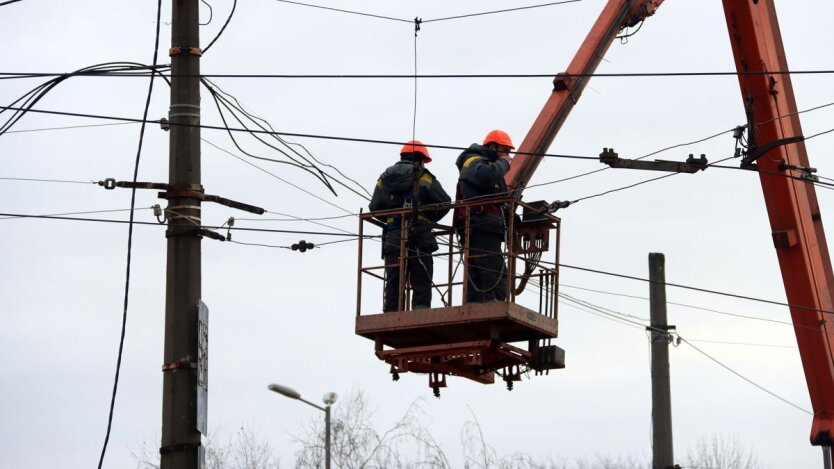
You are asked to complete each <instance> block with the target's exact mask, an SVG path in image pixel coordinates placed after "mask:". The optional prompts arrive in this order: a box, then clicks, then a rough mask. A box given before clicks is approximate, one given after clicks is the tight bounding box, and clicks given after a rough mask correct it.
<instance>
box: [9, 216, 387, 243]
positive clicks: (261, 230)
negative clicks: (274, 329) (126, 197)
mask: <svg viewBox="0 0 834 469" xmlns="http://www.w3.org/2000/svg"><path fill="white" fill-rule="evenodd" d="M0 217H6V218H36V219H45V220H65V221H82V222H97V223H119V224H126V223H130V222H129V221H128V220H113V219H104V218H83V217H67V216H57V215H34V214H26V213H0ZM2 219H4V218H0V220H2ZM133 224H134V225H146V226H164V225H162V224H160V223H158V222H141V221H134V222H133ZM196 227H197V228H204V229H208V230H231V231H251V232H258V233H287V234H303V235H320V236H344V237H353V238H358V237H359V236H358V235H356V234H353V233H333V232H325V231H302V230H278V229H269V228H248V227H242V226H233V227H226V226H216V225H196ZM379 237H380V236H376V235H365V238H366V239H372V238H379Z"/></svg>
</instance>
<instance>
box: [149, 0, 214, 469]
mask: <svg viewBox="0 0 834 469" xmlns="http://www.w3.org/2000/svg"><path fill="white" fill-rule="evenodd" d="M199 4H200V2H198V1H197V0H172V16H171V50H170V54H169V55H170V56H171V107H170V110H169V116H168V119H169V121H170V123H171V130H170V134H171V135H170V147H169V148H170V163H169V173H168V183H169V189H168V192H167V194H166V195H165V197H166V198H167V199H168V209H167V211H166V214H167V216H168V220H169V222H168V230H167V231H166V233H165V236H166V237H167V238H168V265H167V271H166V275H167V282H166V286H165V352H164V364H163V366H162V370H163V380H162V392H163V394H162V442H161V447H160V450H159V452H160V455H161V456H160V467H161V469H198V468H199V467H201V461H202V458H203V448H202V446H201V444H202V437H201V433H200V428H199V427H202V426H204V424H205V411H206V408H205V396H206V394H205V389H206V383H205V376H206V370H207V369H206V365H205V361H204V360H203V357H204V355H205V348H204V346H205V342H204V340H205V337H206V336H207V331H206V330H202V329H200V328H201V325H202V324H201V323H204V322H205V320H204V321H200V319H201V318H200V317H201V316H203V317H205V315H207V311H206V310H205V308H204V307H198V305H199V304H201V303H200V297H201V270H200V269H201V259H200V256H201V252H200V243H201V237H202V236H201V232H200V230H199V228H198V227H196V226H195V223H196V224H197V225H200V224H201V221H200V220H201V219H200V202H201V199H200V198H199V195H200V194H201V193H202V191H203V189H202V186H201V185H200V129H199V127H198V125H199V124H200V80H199V75H200V55H201V51H200V49H199V46H200V41H199V24H198V23H199ZM195 228H196V229H195ZM199 344H202V345H203V347H201V346H200V345H199ZM203 430H204V429H203Z"/></svg>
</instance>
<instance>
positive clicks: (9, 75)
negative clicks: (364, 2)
mask: <svg viewBox="0 0 834 469" xmlns="http://www.w3.org/2000/svg"><path fill="white" fill-rule="evenodd" d="M276 1H286V0H276ZM401 21H403V22H406V23H411V24H413V23H414V22H413V20H405V19H402V20H401ZM428 21H429V20H422V22H423V23H426V22H428ZM167 67H168V65H160V66H158V68H167ZM831 74H834V70H826V69H819V70H774V71H765V72H761V71H723V72H722V71H702V72H697V71H696V72H622V73H617V72H613V73H602V72H598V73H560V74H559V76H560V77H565V78H675V77H677V78H686V77H724V76H733V77H736V76H757V75H831ZM64 75H72V76H87V77H97V76H98V77H112V78H117V77H133V78H142V77H147V76H149V74H148V73H147V72H144V73H128V72H102V71H98V72H84V73H80V74H77V75H73V74H67V73H61V72H0V80H2V79H19V78H39V77H60V76H64ZM164 76H165V77H167V78H173V77H194V76H199V77H200V78H241V79H302V80H312V79H321V80H355V79H370V80H380V79H384V80H413V79H415V78H417V79H520V78H529V79H536V78H550V79H553V76H554V75H553V73H552V72H551V73H431V74H420V75H414V74H385V73H376V74H374V73H368V74H361V73H352V74H351V73H319V74H313V73H208V74H199V75H191V74H176V75H175V74H171V73H166V74H164Z"/></svg>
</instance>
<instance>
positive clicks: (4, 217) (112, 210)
mask: <svg viewBox="0 0 834 469" xmlns="http://www.w3.org/2000/svg"><path fill="white" fill-rule="evenodd" d="M152 208H153V207H143V208H117V209H111V210H87V211H83V212H64V213H49V214H44V215H14V214H6V213H4V214H0V215H8V216H2V217H0V220H14V219H19V218H58V217H66V216H68V215H92V214H95V213H113V212H127V211H130V210H151V209H152ZM134 223H137V222H134Z"/></svg>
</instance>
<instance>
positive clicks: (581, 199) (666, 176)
mask: <svg viewBox="0 0 834 469" xmlns="http://www.w3.org/2000/svg"><path fill="white" fill-rule="evenodd" d="M677 174H680V173H669V174H664V175H663V176H658V177H654V178H651V179H646V180H644V181H640V182H635V183H634V184H629V185H627V186H623V187H618V188H616V189H609V190H607V191H603V192H600V193H598V194H593V195H586V196H585V197H580V198H578V199H576V200H571V203H572V204H575V203H577V202H581V201H583V200H588V199H593V198H595V197H601V196H603V195H608V194H611V193H614V192H619V191H623V190H626V189H631V188H633V187H637V186H641V185H643V184H647V183H650V182H653V181H659V180H661V179H666V178H668V177H671V176H675V175H677Z"/></svg>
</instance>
